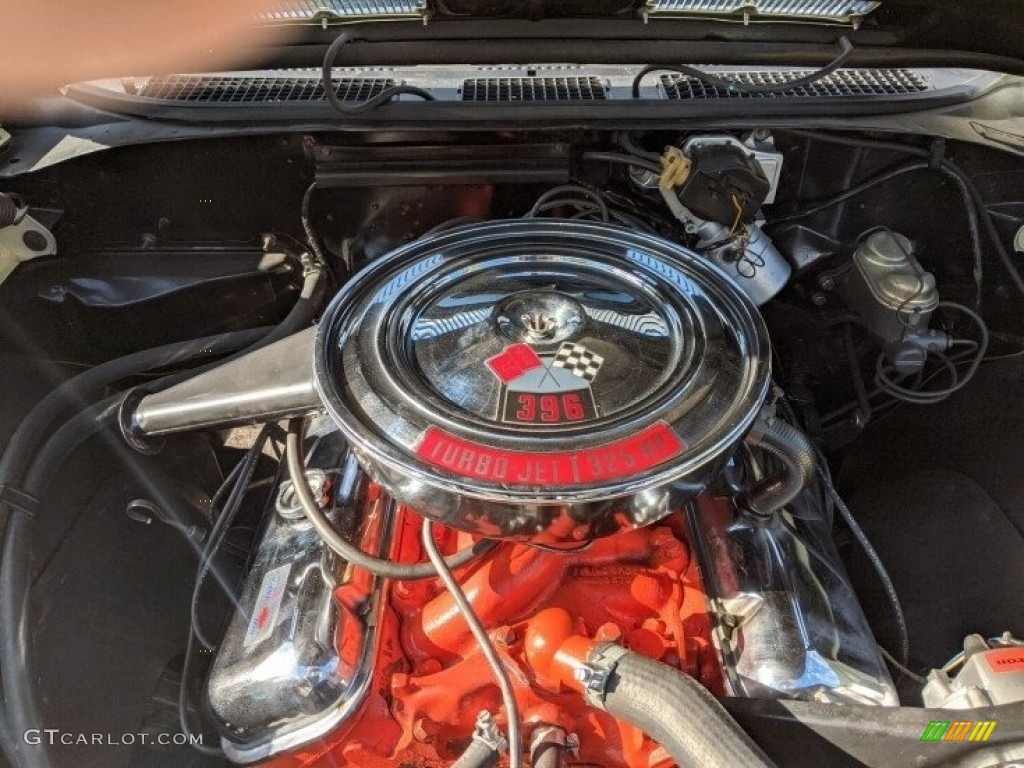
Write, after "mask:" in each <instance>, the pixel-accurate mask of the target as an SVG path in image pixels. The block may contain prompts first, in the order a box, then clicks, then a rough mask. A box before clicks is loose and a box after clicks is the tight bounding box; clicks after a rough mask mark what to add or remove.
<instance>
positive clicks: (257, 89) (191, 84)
mask: <svg viewBox="0 0 1024 768" xmlns="http://www.w3.org/2000/svg"><path fill="white" fill-rule="evenodd" d="M333 82H334V87H335V89H336V92H337V94H338V97H339V98H341V99H342V100H344V101H366V100H367V99H370V98H372V97H374V96H376V95H377V94H379V93H381V92H383V91H384V89H385V88H390V87H391V86H393V85H394V84H395V81H394V80H391V79H388V78H343V79H336V80H334V81H333ZM138 95H139V96H141V97H143V98H147V99H162V100H165V101H179V102H189V103H193V104H269V103H273V102H290V103H295V102H317V101H326V99H325V98H324V89H323V86H322V85H321V83H320V78H319V77H313V76H309V77H216V76H209V75H170V76H167V77H153V78H150V80H149V82H148V83H146V85H145V86H144V87H143V88H141V89H140V90H139V94H138Z"/></svg>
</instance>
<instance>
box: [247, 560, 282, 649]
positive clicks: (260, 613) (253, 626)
mask: <svg viewBox="0 0 1024 768" xmlns="http://www.w3.org/2000/svg"><path fill="white" fill-rule="evenodd" d="M291 570H292V566H291V564H290V563H285V564H284V565H281V566H278V567H277V568H275V569H274V570H272V571H267V572H266V574H264V576H263V581H262V582H261V583H260V591H259V592H258V593H257V595H256V605H254V606H253V609H252V616H250V617H249V628H248V629H247V630H246V631H245V641H244V642H243V643H242V647H243V648H251V647H252V646H254V645H258V644H260V643H262V642H263V641H264V640H266V639H267V638H268V637H270V635H271V633H272V632H273V631H274V626H275V625H276V624H277V614H278V611H280V610H281V602H282V601H283V600H284V593H285V589H287V587H288V574H289V573H291Z"/></svg>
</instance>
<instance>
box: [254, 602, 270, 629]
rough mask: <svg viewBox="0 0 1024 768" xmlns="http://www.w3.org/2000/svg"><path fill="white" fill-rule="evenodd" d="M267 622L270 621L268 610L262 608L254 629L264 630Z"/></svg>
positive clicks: (264, 607)
mask: <svg viewBox="0 0 1024 768" xmlns="http://www.w3.org/2000/svg"><path fill="white" fill-rule="evenodd" d="M268 621H270V609H269V608H267V607H266V606H263V608H262V609H261V610H260V615H259V616H257V617H256V629H265V628H266V626H267V622H268Z"/></svg>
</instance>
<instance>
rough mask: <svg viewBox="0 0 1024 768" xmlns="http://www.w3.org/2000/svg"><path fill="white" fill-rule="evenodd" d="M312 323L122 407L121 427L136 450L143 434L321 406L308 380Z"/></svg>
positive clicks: (134, 396) (140, 393)
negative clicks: (296, 331) (290, 334)
mask: <svg viewBox="0 0 1024 768" xmlns="http://www.w3.org/2000/svg"><path fill="white" fill-rule="evenodd" d="M315 331H316V329H315V328H308V329H306V330H304V331H300V332H299V333H296V334H293V335H292V336H288V337H287V338H284V339H281V340H280V341H278V342H275V343H273V344H270V345H268V346H266V347H264V348H262V349H258V350H256V351H254V352H250V353H249V354H247V355H244V356H242V357H240V358H238V359H236V360H231V361H230V362H227V363H224V364H223V365H220V366H218V367H217V368H214V369H213V370H211V371H207V372H206V373H202V374H200V375H198V376H195V377H193V378H191V379H189V380H188V381H185V382H182V383H181V384H178V385H176V386H173V387H170V388H169V389H165V390H163V391H162V392H156V393H153V394H148V393H146V392H145V391H144V389H139V390H135V391H134V392H133V393H131V394H129V396H128V397H127V398H126V399H125V401H124V404H123V405H122V407H121V431H122V432H123V433H124V436H125V439H126V440H128V442H129V443H131V444H132V445H133V446H135V447H136V448H139V449H140V450H146V449H147V440H148V438H152V437H156V436H160V435H167V434H171V433H174V432H185V431H188V430H193V429H208V428H212V427H227V426H233V425H237V424H252V423H257V422H265V421H272V420H276V419H282V418H285V417H289V416H302V415H305V414H308V413H311V412H313V411H315V410H317V409H319V408H320V407H321V401H320V396H319V395H318V394H317V391H316V387H315V385H314V383H313V338H314V335H315Z"/></svg>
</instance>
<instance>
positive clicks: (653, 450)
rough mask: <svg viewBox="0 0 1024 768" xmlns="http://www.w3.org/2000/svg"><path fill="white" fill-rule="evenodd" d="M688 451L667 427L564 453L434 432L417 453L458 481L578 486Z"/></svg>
mask: <svg viewBox="0 0 1024 768" xmlns="http://www.w3.org/2000/svg"><path fill="white" fill-rule="evenodd" d="M684 448H685V446H684V445H683V441H682V440H680V439H679V436H678V435H677V434H676V433H675V432H673V431H672V429H671V427H669V426H668V424H665V423H664V422H661V423H658V424H654V425H653V426H650V427H648V428H647V429H645V430H644V431H643V432H640V433H639V434H637V435H633V436H632V437H628V438H626V439H625V440H619V441H618V442H615V443H609V444H607V445H602V446H599V447H597V448H584V449H581V450H578V451H566V452H561V453H533V452H529V451H505V450H501V449H500V448H492V447H491V446H489V445H482V444H481V443H474V442H472V441H470V440H463V439H462V438H460V437H456V436H454V435H450V434H448V433H447V432H445V431H444V430H443V429H439V428H437V427H430V428H429V429H428V430H427V431H426V432H424V433H423V439H422V440H421V441H420V445H419V447H418V448H417V449H416V455H417V456H419V457H420V458H421V459H423V460H424V461H426V462H428V463H429V464H432V465H434V466H435V467H439V468H441V469H444V470H447V471H448V472H451V473H452V474H455V475H461V476H462V477H471V478H475V479H477V480H485V481H487V482H491V483H506V484H511V485H536V486H553V485H574V484H577V483H597V482H601V481H602V480H615V479H618V478H622V477H629V476H630V475H634V474H636V473H638V472H643V471H644V470H647V469H650V468H651V467H656V466H657V465H659V464H662V463H663V462H666V461H668V460H669V459H671V458H673V457H675V456H678V455H679V454H680V453H682V451H683V449H684Z"/></svg>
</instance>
